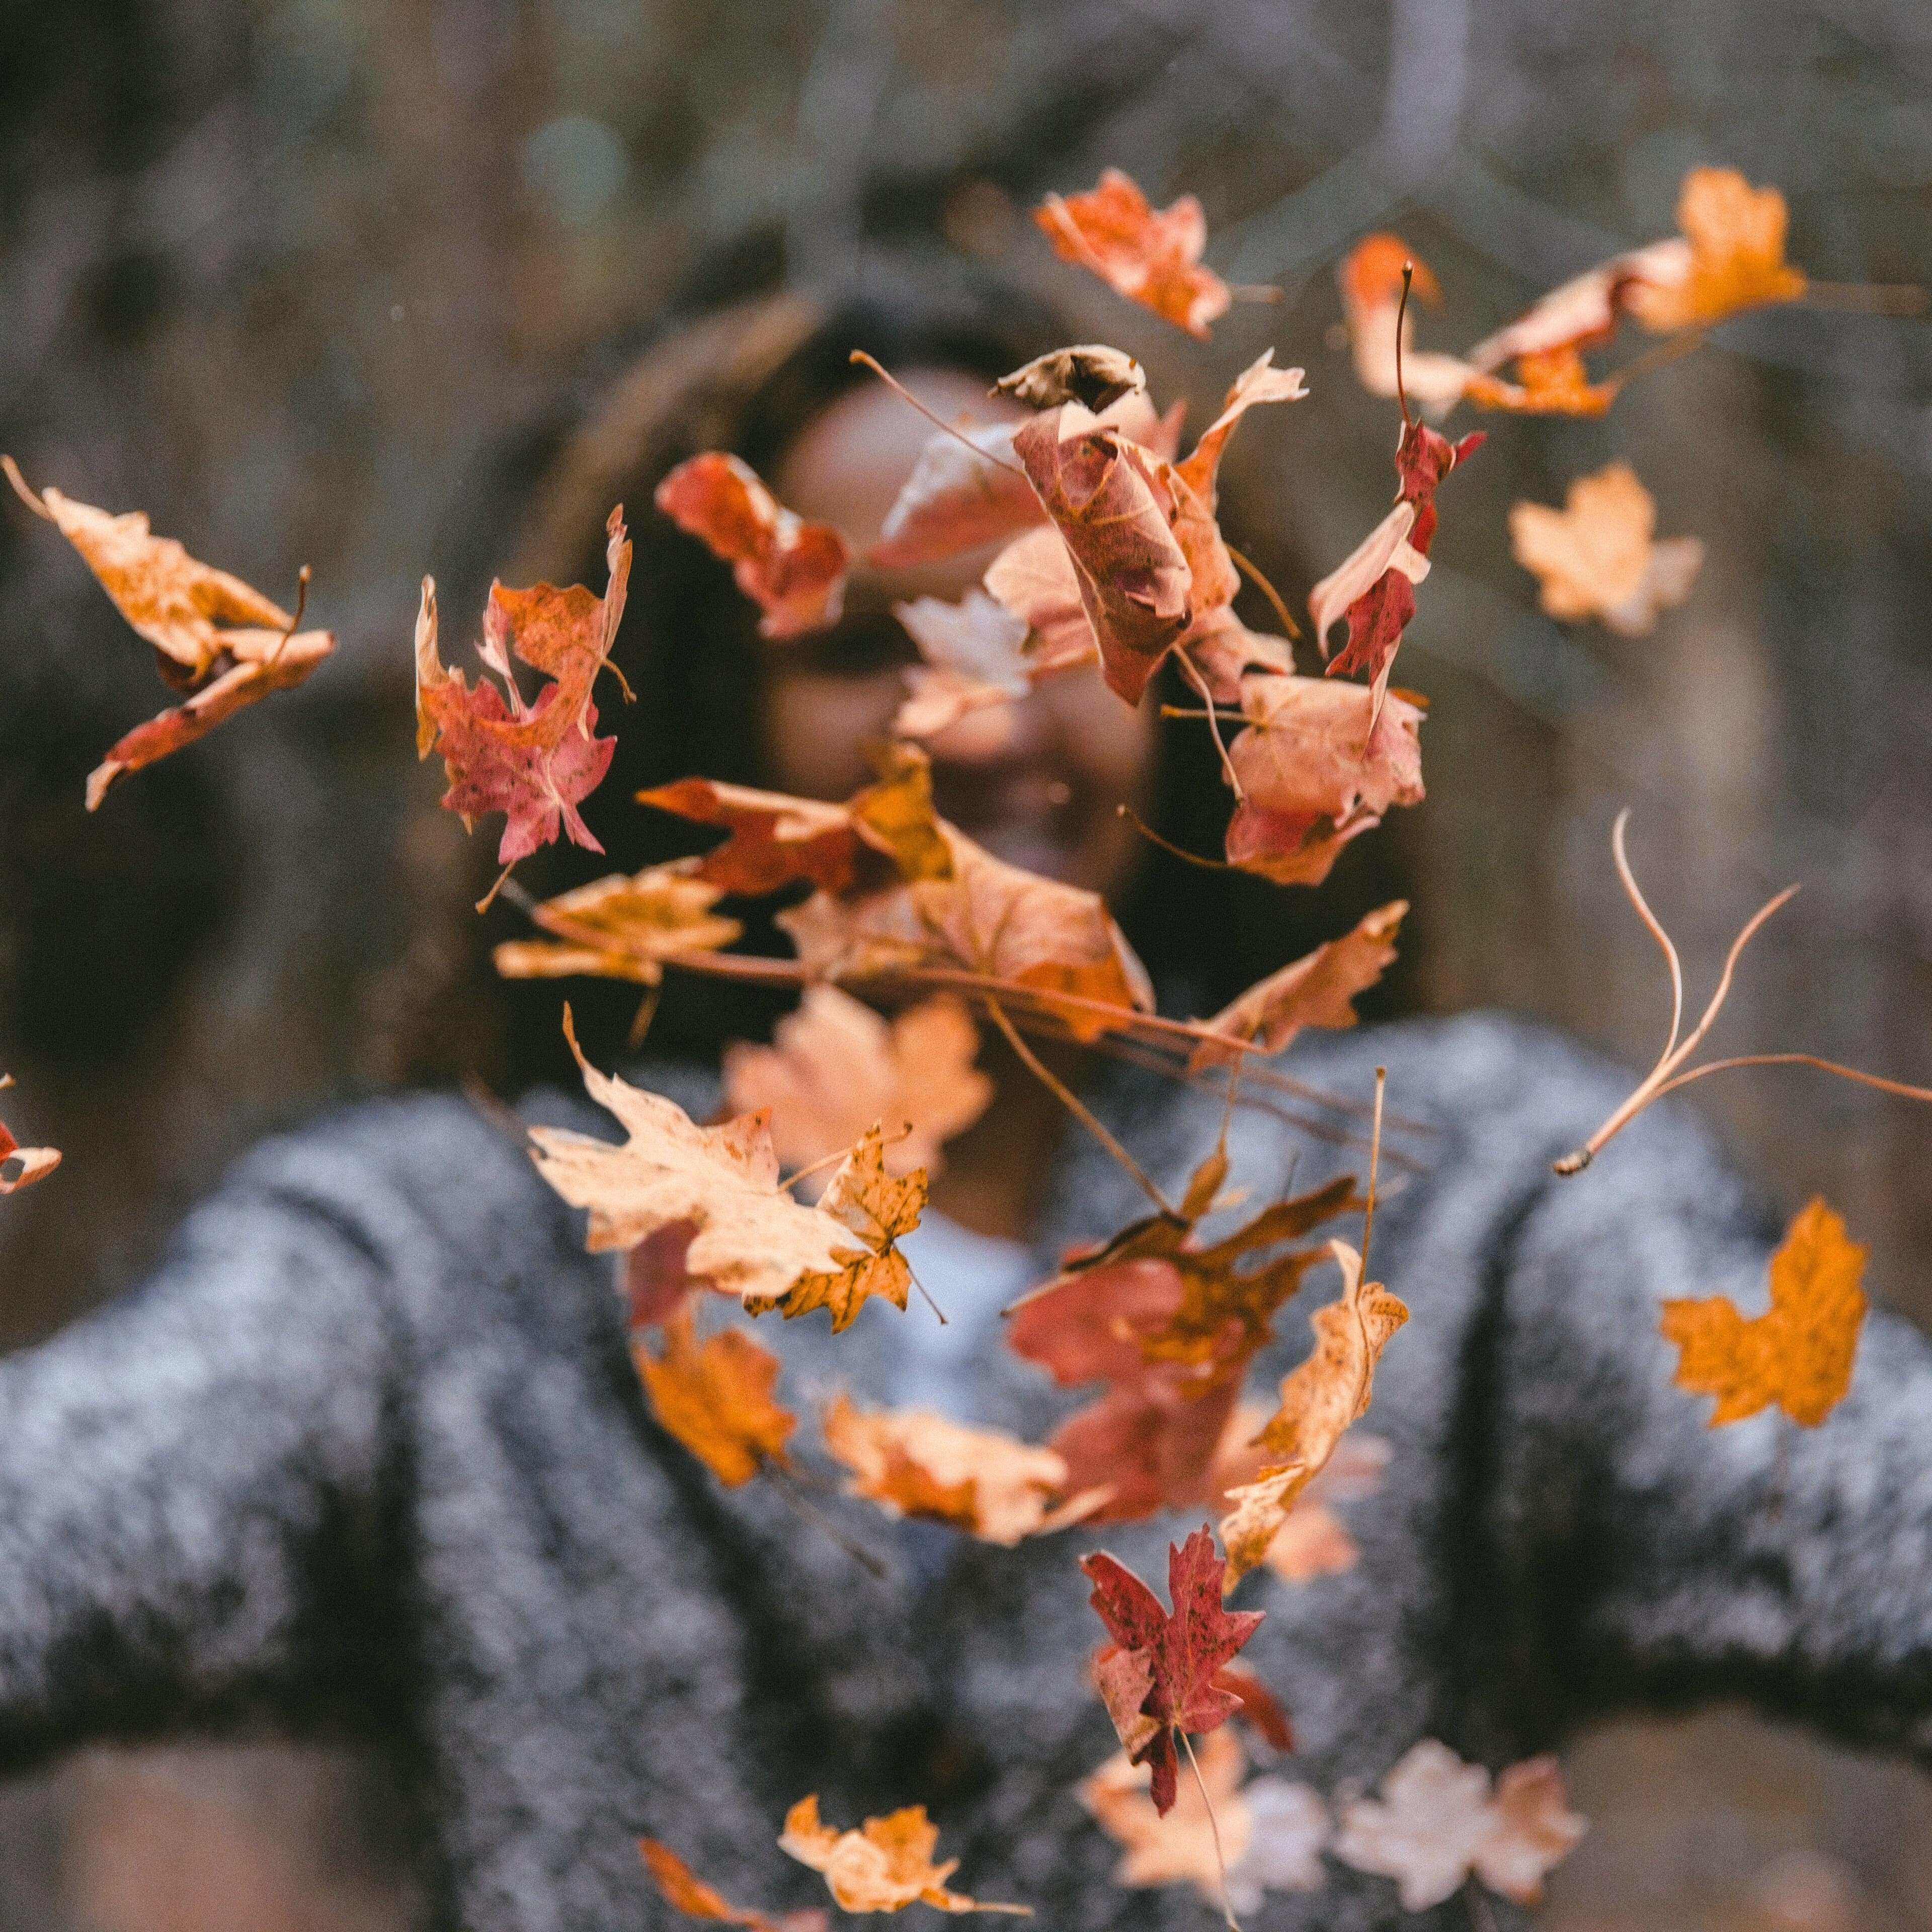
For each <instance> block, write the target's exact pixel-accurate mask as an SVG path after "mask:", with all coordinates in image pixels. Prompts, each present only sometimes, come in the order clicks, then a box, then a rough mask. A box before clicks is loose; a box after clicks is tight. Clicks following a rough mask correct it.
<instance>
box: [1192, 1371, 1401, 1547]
mask: <svg viewBox="0 0 1932 1932" xmlns="http://www.w3.org/2000/svg"><path fill="white" fill-rule="evenodd" d="M1267 1421H1268V1410H1267V1409H1265V1408H1264V1407H1262V1405H1260V1404H1259V1403H1248V1402H1244V1403H1241V1406H1239V1407H1238V1409H1235V1412H1234V1413H1233V1414H1232V1415H1230V1416H1229V1418H1228V1424H1227V1427H1226V1429H1225V1430H1223V1433H1222V1437H1221V1440H1220V1443H1219V1445H1217V1448H1216V1449H1215V1451H1214V1461H1213V1463H1211V1465H1210V1466H1209V1469H1208V1476H1207V1481H1206V1484H1205V1489H1206V1493H1207V1495H1208V1499H1209V1500H1210V1502H1212V1503H1214V1505H1216V1506H1217V1508H1224V1507H1225V1506H1226V1503H1227V1500H1228V1495H1229V1491H1231V1490H1235V1489H1238V1488H1239V1487H1241V1485H1242V1484H1244V1483H1250V1482H1253V1481H1254V1480H1255V1478H1256V1477H1258V1476H1259V1475H1260V1474H1261V1472H1262V1470H1264V1469H1266V1468H1267V1467H1268V1465H1269V1463H1270V1461H1271V1456H1270V1454H1269V1452H1268V1451H1267V1450H1266V1449H1265V1448H1261V1447H1259V1446H1258V1445H1257V1443H1256V1440H1255V1439H1256V1436H1258V1435H1259V1433H1260V1431H1261V1430H1262V1427H1263V1425H1264V1424H1265V1423H1266V1422H1267ZM1393 1453H1394V1451H1393V1450H1392V1449H1391V1446H1390V1445H1389V1444H1388V1442H1386V1441H1385V1439H1383V1438H1382V1437H1381V1436H1371V1435H1369V1434H1367V1433H1366V1432H1364V1431H1363V1430H1358V1429H1351V1430H1349V1431H1348V1433H1346V1435H1344V1436H1343V1438H1342V1439H1341V1441H1340V1442H1338V1443H1337V1444H1336V1445H1335V1448H1334V1452H1333V1454H1331V1456H1330V1457H1329V1459H1328V1461H1327V1462H1326V1463H1324V1464H1323V1465H1322V1469H1321V1470H1320V1471H1319V1473H1318V1474H1317V1475H1316V1476H1315V1477H1314V1478H1313V1479H1312V1480H1311V1481H1310V1482H1309V1484H1308V1485H1307V1487H1306V1488H1305V1489H1304V1490H1302V1492H1301V1494H1300V1495H1299V1496H1297V1497H1296V1498H1295V1501H1294V1502H1293V1503H1292V1505H1290V1506H1289V1512H1288V1514H1287V1516H1286V1517H1285V1518H1284V1519H1283V1522H1282V1525H1281V1527H1280V1529H1277V1531H1276V1532H1275V1533H1274V1540H1273V1541H1271V1543H1270V1544H1268V1554H1267V1555H1266V1556H1265V1557H1264V1558H1263V1559H1262V1560H1263V1562H1265V1563H1266V1564H1267V1565H1268V1568H1270V1569H1271V1570H1272V1571H1274V1574H1276V1575H1277V1577H1280V1578H1281V1580H1283V1582H1284V1583H1312V1582H1313V1581H1314V1580H1315V1579H1316V1577H1331V1576H1334V1575H1337V1574H1339V1573H1340V1572H1341V1571H1345V1570H1352V1569H1353V1568H1355V1562H1356V1559H1358V1557H1359V1556H1361V1550H1360V1549H1359V1548H1358V1547H1357V1544H1356V1542H1355V1538H1353V1537H1352V1536H1351V1535H1349V1532H1348V1529H1347V1526H1346V1525H1345V1524H1344V1523H1343V1521H1342V1520H1341V1519H1340V1517H1338V1516H1337V1515H1336V1514H1335V1512H1334V1509H1333V1508H1331V1505H1334V1504H1337V1503H1343V1502H1358V1501H1359V1500H1361V1499H1362V1498H1364V1497H1365V1496H1373V1495H1375V1494H1376V1492H1377V1491H1378V1490H1379V1489H1380V1488H1381V1487H1382V1472H1383V1471H1384V1469H1386V1468H1387V1467H1388V1460H1389V1457H1391V1454H1393Z"/></svg>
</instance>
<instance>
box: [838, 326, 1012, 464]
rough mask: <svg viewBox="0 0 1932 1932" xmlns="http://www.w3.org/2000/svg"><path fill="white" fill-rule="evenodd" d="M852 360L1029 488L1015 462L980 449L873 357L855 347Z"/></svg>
mask: <svg viewBox="0 0 1932 1932" xmlns="http://www.w3.org/2000/svg"><path fill="white" fill-rule="evenodd" d="M852 360H853V362H860V363H863V364H864V365H865V367H866V368H868V369H869V370H871V372H872V374H874V375H875V376H877V377H878V378H879V380H880V381H881V382H883V383H884V384H885V385H886V387H887V388H888V389H891V390H893V391H894V392H896V393H897V395H898V396H899V397H900V398H901V400H902V401H905V402H908V403H910V404H911V405H912V406H913V408H914V409H916V410H918V412H919V414H920V415H921V416H923V417H925V419H926V421H927V422H929V423H936V424H937V425H938V426H939V428H941V429H943V430H944V431H945V432H946V434H947V435H948V436H950V437H956V438H957V439H958V440H959V441H960V442H962V443H964V444H965V446H966V447H967V448H968V449H970V450H971V452H973V454H974V455H975V456H977V458H979V459H980V461H981V462H982V463H992V466H994V468H995V469H1010V470H1011V471H1012V472H1013V474H1014V475H1016V476H1018V477H1019V478H1022V480H1023V481H1025V482H1026V483H1027V484H1028V487H1031V484H1032V481H1033V479H1032V478H1031V477H1029V476H1028V475H1027V473H1026V472H1025V470H1024V469H1022V468H1021V467H1020V466H1019V464H1018V463H1009V462H1007V460H1006V458H1004V457H1001V456H992V455H989V454H988V453H987V452H986V451H985V450H983V449H981V448H980V446H979V445H978V444H977V443H975V442H974V440H973V439H972V438H971V437H970V436H968V434H966V432H965V431H964V430H962V428H960V427H959V425H958V424H956V423H950V422H947V420H946V419H945V418H944V416H941V415H940V414H939V413H938V411H936V410H929V409H928V408H927V407H926V405H925V404H923V403H922V402H921V401H919V398H917V397H916V396H915V395H913V392H911V391H910V389H907V387H906V386H905V385H904V383H901V381H900V380H899V379H898V377H896V376H895V375H892V374H890V373H889V371H887V370H886V368H885V367H884V365H883V364H881V363H880V362H877V360H875V359H874V358H873V357H871V356H868V355H867V354H866V353H865V351H864V350H862V349H855V350H853V352H852Z"/></svg>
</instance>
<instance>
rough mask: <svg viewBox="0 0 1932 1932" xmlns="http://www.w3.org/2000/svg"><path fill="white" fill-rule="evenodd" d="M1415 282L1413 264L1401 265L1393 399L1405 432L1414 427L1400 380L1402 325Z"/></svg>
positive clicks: (1396, 307)
mask: <svg viewBox="0 0 1932 1932" xmlns="http://www.w3.org/2000/svg"><path fill="white" fill-rule="evenodd" d="M1413 281H1415V263H1413V262H1405V263H1403V265H1402V299H1401V301H1400V302H1397V304H1396V305H1395V397H1396V401H1397V402H1399V403H1400V404H1401V405H1402V426H1403V429H1404V430H1405V431H1406V430H1409V429H1412V428H1414V427H1415V424H1414V421H1413V419H1412V418H1411V416H1410V415H1409V392H1408V390H1407V389H1405V388H1404V387H1403V380H1402V325H1403V317H1406V315H1407V314H1409V284H1411V283H1412V282H1413Z"/></svg>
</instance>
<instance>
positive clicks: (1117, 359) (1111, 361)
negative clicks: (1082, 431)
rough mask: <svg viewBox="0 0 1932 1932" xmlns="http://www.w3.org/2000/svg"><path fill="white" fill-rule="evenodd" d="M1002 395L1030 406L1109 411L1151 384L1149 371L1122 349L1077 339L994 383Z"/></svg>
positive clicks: (1031, 407) (1025, 364) (1049, 351)
mask: <svg viewBox="0 0 1932 1932" xmlns="http://www.w3.org/2000/svg"><path fill="white" fill-rule="evenodd" d="M993 387H994V389H995V390H996V391H997V392H998V393H999V394H1000V395H1003V396H1006V397H1009V398H1011V399H1012V400H1013V401H1014V402H1016V403H1024V404H1025V405H1026V406H1027V407H1028V409H1032V410H1057V409H1058V408H1059V407H1060V406H1061V404H1063V403H1077V404H1079V405H1080V407H1082V408H1083V409H1087V410H1109V409H1111V408H1112V407H1113V405H1114V404H1116V403H1118V402H1119V401H1121V400H1122V399H1123V398H1126V397H1128V396H1132V395H1139V394H1140V393H1141V392H1142V391H1143V390H1145V389H1146V387H1147V371H1145V369H1143V368H1142V367H1141V365H1139V363H1138V362H1136V361H1135V360H1134V359H1133V357H1132V356H1130V355H1129V354H1128V353H1127V351H1126V350H1124V349H1110V348H1109V347H1108V346H1107V345H1106V344H1105V343H1104V342H1076V343H1075V344H1073V347H1071V348H1067V349H1050V350H1048V351H1047V353H1046V354H1045V355H1044V356H1035V357H1034V359H1033V360H1032V361H1031V362H1026V363H1022V365H1021V366H1020V367H1019V368H1017V369H1016V370H1015V371H1013V374H1011V375H1010V376H1002V377H1001V378H1000V380H998V382H997V383H995V384H994V385H993Z"/></svg>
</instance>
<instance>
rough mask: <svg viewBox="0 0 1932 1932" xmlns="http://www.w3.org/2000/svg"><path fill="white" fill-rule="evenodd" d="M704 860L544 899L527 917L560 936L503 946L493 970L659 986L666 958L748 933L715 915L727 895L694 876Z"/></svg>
mask: <svg viewBox="0 0 1932 1932" xmlns="http://www.w3.org/2000/svg"><path fill="white" fill-rule="evenodd" d="M699 865H700V861H698V860H697V859H676V860H673V862H671V863H670V864H669V865H646V867H645V868H644V869H643V871H640V872H635V873H632V874H628V876H627V875H626V874H624V873H622V872H613V873H612V874H610V875H609V877H606V878H601V879H593V880H592V881H591V882H590V883H589V885H587V886H577V887H575V888H574V889H573V890H571V891H570V892H560V893H559V894H558V895H557V896H556V898H553V899H545V900H544V901H542V902H541V904H538V906H537V907H535V908H534V910H532V913H531V915H530V916H531V917H532V919H534V920H535V922H536V923H537V924H538V926H541V927H543V928H544V929H545V930H546V931H548V932H553V933H555V934H556V935H558V937H557V938H554V939H509V940H505V941H504V942H503V943H502V944H501V945H499V947H496V950H495V952H494V953H493V955H492V957H493V959H494V961H495V962H496V971H498V972H499V973H500V974H502V975H503V977H505V979H506V980H554V979H561V978H565V977H571V976H573V975H577V974H589V975H592V976H595V977H599V978H603V979H608V980H632V981H634V982H635V983H637V985H639V986H656V985H657V984H658V982H659V981H660V980H662V979H663V977H664V964H663V962H664V961H665V960H666V959H674V958H675V957H676V956H677V955H678V954H679V953H700V952H711V951H714V950H716V949H717V948H718V947H721V946H729V945H730V944H731V943H732V941H733V940H735V939H736V938H738V936H739V934H740V933H741V932H742V931H743V928H742V926H739V923H738V922H737V921H736V919H726V918H724V917H722V916H721V915H720V914H718V913H715V912H713V911H712V910H711V908H712V906H713V905H715V904H716V903H717V901H718V899H719V898H721V897H722V896H723V893H722V889H721V888H720V887H718V886H714V885H712V884H711V883H709V882H708V881H707V880H703V879H701V878H699V877H696V876H695V874H696V873H697V869H698V866H699Z"/></svg>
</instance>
